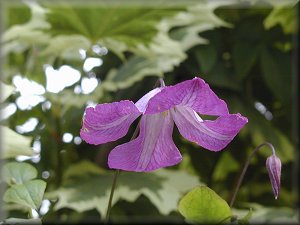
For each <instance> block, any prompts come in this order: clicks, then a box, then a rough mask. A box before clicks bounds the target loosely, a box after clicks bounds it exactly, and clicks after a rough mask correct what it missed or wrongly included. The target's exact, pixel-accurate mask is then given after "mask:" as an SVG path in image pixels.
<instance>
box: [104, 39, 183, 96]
mask: <svg viewBox="0 0 300 225" xmlns="http://www.w3.org/2000/svg"><path fill="white" fill-rule="evenodd" d="M161 43H164V45H163V46H162V45H161ZM138 52H139V55H143V56H137V55H135V56H132V57H131V58H129V60H128V61H127V62H125V63H124V64H122V66H121V67H120V68H119V69H118V70H116V69H113V70H111V71H110V73H109V74H108V76H107V78H106V79H105V81H104V82H103V83H102V85H103V87H105V88H106V89H107V90H110V91H116V90H117V89H123V88H127V87H130V86H131V85H132V84H133V83H135V82H137V81H140V80H142V79H143V78H144V77H146V76H163V74H164V73H166V72H170V71H172V70H173V69H174V67H175V66H177V65H179V64H180V63H181V62H182V61H183V60H184V59H185V58H186V55H185V53H184V52H183V51H182V50H181V48H180V45H179V44H178V42H176V41H174V40H172V39H170V38H169V37H168V36H167V35H166V34H165V33H159V34H158V35H157V36H156V37H155V38H154V40H153V42H152V43H151V44H150V45H149V48H145V47H144V46H139V48H138Z"/></svg>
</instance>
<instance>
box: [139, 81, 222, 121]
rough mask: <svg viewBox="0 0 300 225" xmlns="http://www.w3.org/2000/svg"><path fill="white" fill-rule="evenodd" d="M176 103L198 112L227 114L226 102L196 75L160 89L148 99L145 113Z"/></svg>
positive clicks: (160, 109)
mask: <svg viewBox="0 0 300 225" xmlns="http://www.w3.org/2000/svg"><path fill="white" fill-rule="evenodd" d="M177 105H180V106H187V107H190V108H192V109H193V110H195V111H196V112H198V113H200V114H206V115H216V116H219V115H226V114H228V108H227V105H226V103H225V102H224V101H223V100H221V99H220V98H218V96H217V95H216V94H215V93H214V92H213V91H212V90H211V89H210V87H209V85H208V84H207V83H205V81H204V80H202V79H200V78H197V77H195V78H194V79H192V80H188V81H184V82H181V83H179V84H176V85H174V86H167V87H165V88H164V89H162V90H161V92H160V93H158V94H156V95H155V96H154V97H153V98H151V99H150V100H149V103H148V106H147V109H146V112H145V114H153V113H158V112H163V111H165V110H168V109H170V108H172V107H174V106H177Z"/></svg>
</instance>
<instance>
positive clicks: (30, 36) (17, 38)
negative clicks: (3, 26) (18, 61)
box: [2, 2, 50, 54]
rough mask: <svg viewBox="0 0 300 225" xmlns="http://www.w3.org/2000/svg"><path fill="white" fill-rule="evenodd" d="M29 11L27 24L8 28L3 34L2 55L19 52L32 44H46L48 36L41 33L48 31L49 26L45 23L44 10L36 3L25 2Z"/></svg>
mask: <svg viewBox="0 0 300 225" xmlns="http://www.w3.org/2000/svg"><path fill="white" fill-rule="evenodd" d="M26 4H27V5H28V6H29V8H30V10H31V18H30V20H29V21H28V22H27V23H24V24H21V25H20V24H17V25H13V26H12V27H10V28H9V29H8V30H6V31H5V33H4V34H3V38H2V40H3V42H4V43H5V45H4V46H3V52H4V54H7V53H9V52H15V51H16V52H20V51H24V50H25V49H26V48H29V47H30V46H31V45H32V44H35V45H36V44H47V42H48V41H49V40H50V36H49V35H48V34H47V33H45V32H43V31H42V30H44V29H49V28H50V24H49V23H48V22H47V21H46V17H45V14H46V12H47V10H46V9H44V8H42V7H41V6H39V5H38V4H37V3H36V2H26Z"/></svg>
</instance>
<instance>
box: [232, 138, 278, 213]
mask: <svg viewBox="0 0 300 225" xmlns="http://www.w3.org/2000/svg"><path fill="white" fill-rule="evenodd" d="M264 146H269V147H270V148H271V150H272V154H273V155H275V149H274V147H273V145H272V144H271V143H269V142H264V143H262V144H260V145H259V146H257V147H256V148H255V149H254V150H253V151H252V153H251V155H250V156H249V157H248V159H247V161H246V163H245V165H244V167H243V170H242V173H241V175H240V176H239V179H238V182H237V184H236V186H235V189H234V191H233V195H232V197H231V200H230V208H231V207H232V205H233V203H234V201H235V197H236V195H237V192H238V191H239V188H240V186H241V183H242V181H243V179H244V176H245V173H246V171H247V169H248V166H249V164H250V161H251V159H252V158H253V156H254V155H255V153H256V152H258V151H259V150H260V149H261V148H262V147H264Z"/></svg>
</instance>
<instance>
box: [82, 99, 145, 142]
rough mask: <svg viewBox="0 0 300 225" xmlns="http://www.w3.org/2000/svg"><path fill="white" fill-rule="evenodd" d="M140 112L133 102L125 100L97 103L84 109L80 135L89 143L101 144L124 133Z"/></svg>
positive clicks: (113, 139)
mask: <svg viewBox="0 0 300 225" xmlns="http://www.w3.org/2000/svg"><path fill="white" fill-rule="evenodd" d="M140 114H141V113H140V112H139V110H138V109H137V108H136V106H135V105H134V103H133V102H131V101H128V100H125V101H120V102H113V103H104V104H98V105H97V106H96V107H95V108H93V107H89V108H87V109H86V111H85V115H84V119H83V124H82V128H81V130H80V136H81V138H82V139H83V140H85V141H86V142H87V143H89V144H94V145H98V144H103V143H106V142H110V141H115V140H117V139H119V138H121V137H123V136H125V135H126V133H127V131H128V129H129V127H130V125H131V124H132V122H133V121H134V120H135V119H136V118H137V117H138V116H139V115H140Z"/></svg>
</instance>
